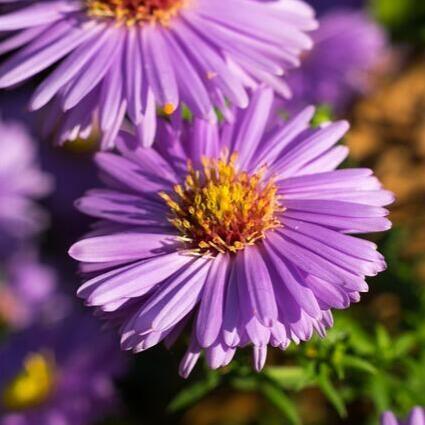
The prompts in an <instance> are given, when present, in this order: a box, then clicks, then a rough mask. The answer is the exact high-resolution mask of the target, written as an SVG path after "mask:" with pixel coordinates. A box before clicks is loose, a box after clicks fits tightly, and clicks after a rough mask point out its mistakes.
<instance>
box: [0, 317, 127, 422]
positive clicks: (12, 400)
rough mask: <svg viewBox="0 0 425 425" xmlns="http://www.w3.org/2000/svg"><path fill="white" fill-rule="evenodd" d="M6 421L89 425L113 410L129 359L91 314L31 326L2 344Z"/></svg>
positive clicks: (1, 408) (1, 414)
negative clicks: (115, 382)
mask: <svg viewBox="0 0 425 425" xmlns="http://www.w3.org/2000/svg"><path fill="white" fill-rule="evenodd" d="M0 358H1V364H0V372H1V373H0V394H1V401H0V423H1V424H2V425H38V424H40V425H56V424H58V425H59V424H60V425H85V424H90V423H93V422H94V421H95V420H97V419H98V418H103V417H105V416H106V415H108V414H110V413H111V412H114V410H115V409H117V408H118V406H119V404H118V398H117V394H116V392H115V389H114V385H113V379H114V378H116V377H118V376H119V375H120V374H122V372H123V370H124V365H125V363H124V359H123V357H122V353H121V351H120V350H119V347H118V345H117V343H116V341H115V340H114V338H112V337H111V335H108V334H106V333H105V332H101V330H100V329H99V326H98V323H97V322H96V321H95V320H93V319H92V318H88V317H84V316H81V315H80V314H71V315H69V316H68V317H66V318H65V319H61V320H58V321H56V322H54V323H51V324H48V325H47V324H44V325H36V326H34V327H29V328H28V329H26V330H25V331H23V332H22V333H18V334H15V335H13V336H11V337H10V338H9V339H8V341H7V342H6V343H5V344H4V345H3V347H1V348H0Z"/></svg>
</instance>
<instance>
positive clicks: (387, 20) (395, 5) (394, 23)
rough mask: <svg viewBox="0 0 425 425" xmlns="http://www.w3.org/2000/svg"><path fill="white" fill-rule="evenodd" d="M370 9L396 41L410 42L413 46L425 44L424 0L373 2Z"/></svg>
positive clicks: (374, 0)
mask: <svg viewBox="0 0 425 425" xmlns="http://www.w3.org/2000/svg"><path fill="white" fill-rule="evenodd" d="M370 8H371V11H372V13H373V15H374V16H375V17H376V18H377V20H378V21H379V22H381V23H382V24H383V25H384V26H385V27H386V28H387V29H388V30H389V32H390V34H391V35H392V36H393V38H394V39H395V40H396V41H409V42H410V43H412V44H413V45H423V44H424V43H425V2H423V0H402V1H401V0H400V1H399V0H371V1H370Z"/></svg>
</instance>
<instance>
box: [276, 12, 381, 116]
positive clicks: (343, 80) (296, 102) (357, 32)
mask: <svg viewBox="0 0 425 425" xmlns="http://www.w3.org/2000/svg"><path fill="white" fill-rule="evenodd" d="M344 6H345V4H344ZM319 21H320V27H319V28H318V29H317V30H316V31H314V32H313V33H312V37H313V40H314V47H313V49H312V50H311V51H310V52H308V53H307V54H306V55H304V58H303V60H302V63H301V66H300V67H299V68H297V69H294V70H292V71H290V72H289V74H288V77H287V81H288V85H289V86H290V87H291V90H292V94H293V96H292V98H291V99H290V100H289V101H288V102H282V104H283V107H284V108H285V109H287V110H288V111H290V112H295V111H297V110H298V109H299V108H300V107H301V106H303V105H305V104H306V103H312V104H328V105H330V106H332V107H333V108H334V109H335V111H337V112H339V113H341V112H343V111H344V109H346V108H347V106H348V105H349V103H350V101H352V99H353V98H354V96H356V95H359V94H362V93H364V92H365V91H366V90H367V89H368V86H369V83H370V72H371V71H372V70H373V68H374V67H375V66H376V65H377V64H378V63H379V61H380V60H381V59H382V57H383V54H384V52H385V49H386V42H387V40H386V36H385V32H384V30H383V28H381V27H380V26H379V24H378V23H376V22H375V21H374V20H373V19H372V18H371V17H369V16H368V15H367V14H366V12H364V11H357V10H350V9H345V8H339V9H334V10H332V11H329V12H327V13H325V14H323V15H322V16H321V17H320V20H319Z"/></svg>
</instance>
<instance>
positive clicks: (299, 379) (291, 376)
mask: <svg viewBox="0 0 425 425" xmlns="http://www.w3.org/2000/svg"><path fill="white" fill-rule="evenodd" d="M264 375H266V376H267V377H269V378H270V379H272V380H273V381H274V382H276V383H277V384H278V385H279V386H280V387H282V388H284V389H289V390H295V391H299V390H301V389H303V388H305V387H306V386H307V385H308V384H310V383H311V382H312V379H311V377H310V376H309V374H308V372H307V371H306V370H305V369H303V368H302V367H299V366H276V367H268V368H266V369H265V370H264Z"/></svg>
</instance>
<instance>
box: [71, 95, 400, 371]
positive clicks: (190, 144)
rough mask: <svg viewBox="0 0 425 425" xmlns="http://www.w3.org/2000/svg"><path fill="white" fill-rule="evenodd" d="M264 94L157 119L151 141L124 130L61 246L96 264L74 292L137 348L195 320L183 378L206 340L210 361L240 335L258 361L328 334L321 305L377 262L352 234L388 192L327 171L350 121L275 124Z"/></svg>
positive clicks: (355, 286) (377, 222)
mask: <svg viewBox="0 0 425 425" xmlns="http://www.w3.org/2000/svg"><path fill="white" fill-rule="evenodd" d="M273 101H274V99H273V92H272V91H271V90H270V89H264V90H260V91H257V92H255V93H254V95H253V98H252V99H251V102H250V106H249V107H248V108H247V109H246V110H237V111H235V121H234V123H232V124H228V123H226V124H223V125H218V124H214V123H208V122H206V121H203V120H195V121H194V122H193V123H191V124H188V123H186V124H183V126H182V129H181V132H180V133H176V132H175V131H174V132H173V130H172V129H171V128H170V127H169V126H168V124H165V125H164V126H161V129H160V132H159V138H158V140H157V142H156V143H155V145H154V146H153V147H152V148H148V149H143V148H138V147H137V143H136V141H135V139H134V137H133V136H131V135H129V134H128V133H124V132H123V133H121V134H120V136H119V138H118V140H117V146H118V148H119V151H120V153H121V155H116V154H112V153H100V154H98V156H97V158H96V161H97V164H98V166H99V167H100V169H101V172H102V175H103V178H104V179H105V182H106V183H107V186H108V188H106V189H97V190H93V191H90V192H88V193H87V195H86V196H85V197H83V198H82V199H81V200H80V201H79V202H78V204H77V206H78V208H79V209H80V210H81V211H83V212H84V213H86V214H89V215H91V216H94V217H98V218H101V219H102V221H101V222H99V224H98V225H97V226H96V228H95V229H94V231H93V232H92V234H90V235H89V236H88V237H87V238H85V239H83V240H81V241H79V242H77V243H76V244H75V245H73V246H72V247H71V249H70V254H71V256H72V257H73V258H75V259H77V260H80V261H81V262H82V270H83V271H84V272H86V273H90V274H91V276H90V278H89V280H87V281H86V282H85V283H84V284H83V285H82V286H81V287H80V289H79V291H78V293H79V296H80V297H82V298H84V299H85V301H86V303H87V304H88V305H89V306H95V307H97V308H98V309H100V310H101V311H102V312H104V314H105V315H106V316H107V317H109V318H110V320H112V321H115V322H116V323H117V324H119V325H120V326H121V327H120V332H121V335H122V347H123V348H124V349H132V350H134V351H135V352H139V351H142V350H145V349H147V348H149V347H151V346H153V345H155V344H157V343H159V342H160V341H164V342H165V343H166V344H167V345H170V344H172V342H173V341H174V340H175V339H176V338H177V336H178V335H179V333H180V332H181V331H182V329H184V328H185V326H186V325H188V326H192V329H193V330H192V337H191V343H190V346H189V350H188V352H187V354H186V355H185V357H184V359H183V361H182V364H181V370H180V372H181V374H182V375H183V376H187V375H188V374H189V373H190V370H191V369H192V368H193V366H194V365H195V363H196V361H197V359H198V357H199V355H200V353H201V351H202V350H205V353H206V358H207V361H208V363H209V365H210V367H212V368H217V367H220V366H223V365H226V364H228V363H229V362H230V361H231V359H232V357H233V355H234V353H235V350H236V348H237V347H243V346H247V345H252V346H253V348H254V350H253V352H254V365H255V368H256V369H257V370H260V369H261V368H262V367H263V365H264V362H265V358H266V352H267V345H268V344H271V345H272V346H275V347H281V348H282V349H284V348H286V347H287V346H288V344H289V343H290V341H295V342H296V343H298V342H299V341H300V340H308V339H309V338H311V336H312V334H313V332H314V330H316V331H317V332H318V333H319V334H320V335H324V332H325V328H327V327H329V326H331V324H332V317H331V313H330V309H331V308H341V309H342V308H346V307H348V306H349V304H350V303H351V302H353V301H358V300H359V293H360V292H364V291H367V289H368V286H367V284H366V283H365V277H366V276H374V275H376V274H377V273H378V272H380V271H382V270H383V269H384V268H385V261H384V259H383V257H382V255H381V254H379V253H378V252H377V251H376V246H375V244H373V243H372V242H368V241H365V240H361V239H357V238H355V237H353V236H351V235H350V234H351V233H367V232H375V231H383V230H386V229H388V228H389V227H390V222H389V221H388V219H387V218H385V216H386V215H387V210H386V209H384V208H382V207H383V206H384V205H387V204H390V203H391V202H392V200H393V195H392V194H391V193H389V192H387V191H385V190H382V189H381V185H380V183H379V181H378V180H377V179H376V178H375V177H374V176H373V175H372V171H370V170H368V169H354V170H338V171H335V168H336V167H337V166H338V165H339V164H340V163H341V162H342V161H343V160H344V159H345V157H346V156H347V148H346V147H344V146H335V144H336V143H337V142H338V140H339V139H340V138H341V137H342V136H343V135H344V133H345V132H346V131H347V129H348V124H347V123H346V122H337V123H333V124H332V123H328V124H327V125H323V126H322V127H320V128H316V129H311V128H310V126H309V122H310V119H311V118H312V116H313V114H314V108H312V107H309V108H307V109H305V110H303V111H302V112H301V113H300V114H298V115H297V116H296V117H294V118H293V119H291V120H289V121H288V122H283V121H281V120H279V119H278V118H275V115H274V114H271V113H270V111H271V110H272V103H273Z"/></svg>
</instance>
